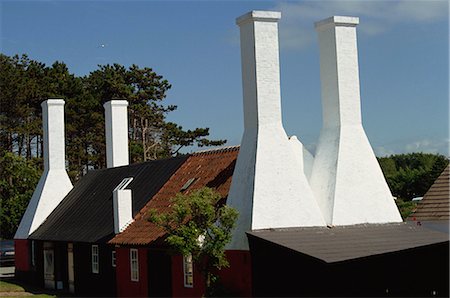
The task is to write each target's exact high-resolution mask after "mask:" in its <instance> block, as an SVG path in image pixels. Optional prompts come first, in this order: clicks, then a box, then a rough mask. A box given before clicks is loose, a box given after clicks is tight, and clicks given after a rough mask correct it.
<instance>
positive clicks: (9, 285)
mask: <svg viewBox="0 0 450 298" xmlns="http://www.w3.org/2000/svg"><path fill="white" fill-rule="evenodd" d="M33 292H35V291H30V290H26V289H25V288H24V287H23V286H21V285H20V284H18V283H16V282H15V281H4V280H0V296H1V297H8V298H13V297H39V298H51V297H56V296H53V295H47V294H42V293H36V294H35V293H33ZM6 293H8V294H6Z"/></svg>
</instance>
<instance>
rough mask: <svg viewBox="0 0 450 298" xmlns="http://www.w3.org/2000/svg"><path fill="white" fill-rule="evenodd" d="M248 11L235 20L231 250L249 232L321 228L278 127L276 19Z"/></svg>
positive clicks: (244, 241)
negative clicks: (238, 77) (238, 90)
mask: <svg viewBox="0 0 450 298" xmlns="http://www.w3.org/2000/svg"><path fill="white" fill-rule="evenodd" d="M280 17H281V14H280V13H279V12H272V11H251V12H249V13H247V14H245V15H243V16H241V17H239V18H238V19H237V20H236V22H237V24H238V25H239V27H240V31H241V60H242V85H243V99H244V135H243V138H242V142H241V148H240V151H239V156H238V159H237V163H236V167H235V170H234V173H233V180H232V184H231V188H230V192H229V196H228V199H227V204H228V205H230V206H232V207H234V208H236V209H237V210H238V211H239V218H238V220H237V224H236V230H235V231H234V234H233V239H232V241H231V243H230V245H229V247H228V249H232V250H248V243H247V239H246V235H245V232H246V231H249V230H252V229H264V228H284V227H301V226H323V225H325V222H324V220H323V218H322V215H321V213H320V210H319V207H318V205H317V203H316V201H315V199H314V197H313V193H312V191H311V189H310V187H309V185H308V182H307V179H306V177H305V174H304V172H303V170H302V167H301V165H300V164H299V163H298V159H297V157H296V156H295V154H296V152H295V150H294V147H293V146H292V145H291V144H290V142H289V139H288V137H287V135H286V132H285V130H284V128H283V125H282V120H281V95H280V73H279V57H278V55H279V53H278V20H279V19H280Z"/></svg>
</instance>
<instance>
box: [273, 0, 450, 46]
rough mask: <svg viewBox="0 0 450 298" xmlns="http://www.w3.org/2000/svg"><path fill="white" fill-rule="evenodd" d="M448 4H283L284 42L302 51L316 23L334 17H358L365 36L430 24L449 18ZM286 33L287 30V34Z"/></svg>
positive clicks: (403, 0) (402, 1)
mask: <svg viewBox="0 0 450 298" xmlns="http://www.w3.org/2000/svg"><path fill="white" fill-rule="evenodd" d="M448 8H449V4H448V2H447V1H443V0H442V1H409V0H400V1H340V0H335V1H302V2H280V3H278V4H277V5H276V6H275V7H274V10H279V11H281V13H282V18H281V21H280V40H281V41H280V43H281V46H282V47H285V48H288V49H289V48H297V49H301V48H304V47H306V46H308V45H309V44H311V43H312V42H313V41H314V34H315V32H314V29H313V24H314V22H317V21H320V20H322V19H325V18H327V17H330V16H333V15H344V16H358V17H360V25H359V26H358V28H359V32H361V34H368V35H376V34H381V33H383V32H385V31H387V30H389V29H390V28H392V27H394V26H395V25H396V24H400V23H415V24H417V23H429V22H435V21H439V20H442V19H445V18H448ZM283 30H284V31H286V32H285V33H283Z"/></svg>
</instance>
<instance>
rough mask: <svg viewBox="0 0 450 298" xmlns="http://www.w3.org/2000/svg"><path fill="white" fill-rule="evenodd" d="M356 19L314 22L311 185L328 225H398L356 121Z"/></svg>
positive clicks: (397, 215)
mask: <svg viewBox="0 0 450 298" xmlns="http://www.w3.org/2000/svg"><path fill="white" fill-rule="evenodd" d="M358 22H359V20H358V18H354V17H336V16H335V17H332V18H329V19H326V20H323V21H321V22H318V23H316V29H317V31H318V34H319V47H320V77H321V84H322V109H323V127H322V130H321V134H320V137H319V142H318V146H317V150H316V155H315V158H314V165H313V170H312V175H311V179H310V182H311V187H312V189H313V191H314V194H315V197H316V198H317V201H318V203H319V206H320V208H321V210H322V213H323V214H324V218H325V220H326V222H327V224H329V225H352V224H361V223H389V222H401V221H402V218H401V216H400V213H399V212H398V209H397V206H396V204H395V202H394V200H393V198H392V195H391V192H390V190H389V187H388V185H387V183H386V180H385V179H384V176H383V173H382V171H381V168H380V166H379V164H378V161H377V159H376V157H375V154H374V153H373V150H372V147H371V146H370V144H369V141H368V139H367V136H366V134H365V132H364V129H363V126H362V121H361V108H360V94H359V93H360V91H359V70H358V53H357V44H356V28H355V27H356V25H357V24H358Z"/></svg>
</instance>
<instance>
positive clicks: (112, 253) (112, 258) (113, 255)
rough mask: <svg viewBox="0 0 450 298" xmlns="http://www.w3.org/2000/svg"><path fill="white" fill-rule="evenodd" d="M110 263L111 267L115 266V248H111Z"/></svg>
mask: <svg viewBox="0 0 450 298" xmlns="http://www.w3.org/2000/svg"><path fill="white" fill-rule="evenodd" d="M111 265H112V266H113V267H116V251H115V250H113V251H112V252H111Z"/></svg>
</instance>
